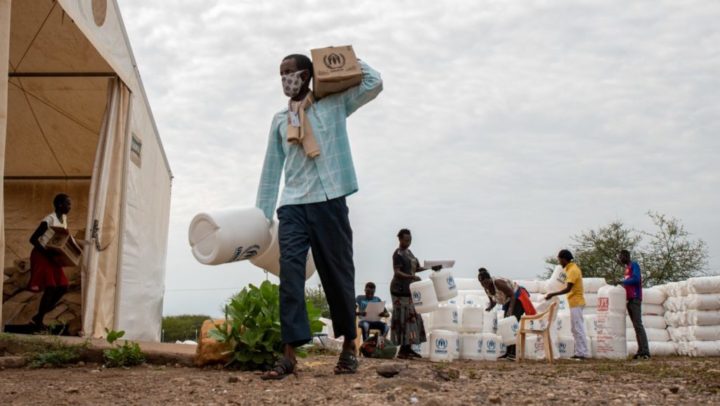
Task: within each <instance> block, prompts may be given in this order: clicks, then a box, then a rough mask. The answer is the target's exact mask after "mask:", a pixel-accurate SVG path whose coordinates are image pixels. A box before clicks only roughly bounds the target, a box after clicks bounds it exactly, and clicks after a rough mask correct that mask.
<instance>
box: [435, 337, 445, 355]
mask: <svg viewBox="0 0 720 406" xmlns="http://www.w3.org/2000/svg"><path fill="white" fill-rule="evenodd" d="M447 346H448V342H447V340H446V339H444V338H442V337H441V338H438V339H436V340H435V353H437V354H445V353H447Z"/></svg>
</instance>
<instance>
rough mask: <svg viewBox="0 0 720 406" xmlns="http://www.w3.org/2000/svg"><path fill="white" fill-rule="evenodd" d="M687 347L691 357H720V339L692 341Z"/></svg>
mask: <svg viewBox="0 0 720 406" xmlns="http://www.w3.org/2000/svg"><path fill="white" fill-rule="evenodd" d="M686 348H687V350H686V352H687V354H686V355H689V356H691V357H720V341H690V342H688V343H687V345H686Z"/></svg>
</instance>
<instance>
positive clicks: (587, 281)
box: [583, 278, 607, 293]
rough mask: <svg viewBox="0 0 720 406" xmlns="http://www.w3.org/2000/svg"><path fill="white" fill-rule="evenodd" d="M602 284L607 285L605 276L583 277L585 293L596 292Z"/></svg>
mask: <svg viewBox="0 0 720 406" xmlns="http://www.w3.org/2000/svg"><path fill="white" fill-rule="evenodd" d="M603 286H607V282H605V278H583V290H584V291H585V292H586V293H596V292H597V291H599V290H600V288H602V287H603Z"/></svg>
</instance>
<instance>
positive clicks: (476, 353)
mask: <svg viewBox="0 0 720 406" xmlns="http://www.w3.org/2000/svg"><path fill="white" fill-rule="evenodd" d="M460 343H461V347H460V359H469V360H475V361H477V360H482V359H484V356H483V335H482V334H479V333H473V334H462V335H461V337H460Z"/></svg>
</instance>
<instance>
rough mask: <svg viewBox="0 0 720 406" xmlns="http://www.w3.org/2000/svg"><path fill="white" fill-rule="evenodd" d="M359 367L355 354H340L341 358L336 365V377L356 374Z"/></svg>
mask: <svg viewBox="0 0 720 406" xmlns="http://www.w3.org/2000/svg"><path fill="white" fill-rule="evenodd" d="M358 366H360V363H359V362H358V359H357V357H355V354H353V353H352V352H343V353H340V358H339V359H338V362H337V365H335V375H346V374H354V373H356V372H357V369H358Z"/></svg>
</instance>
